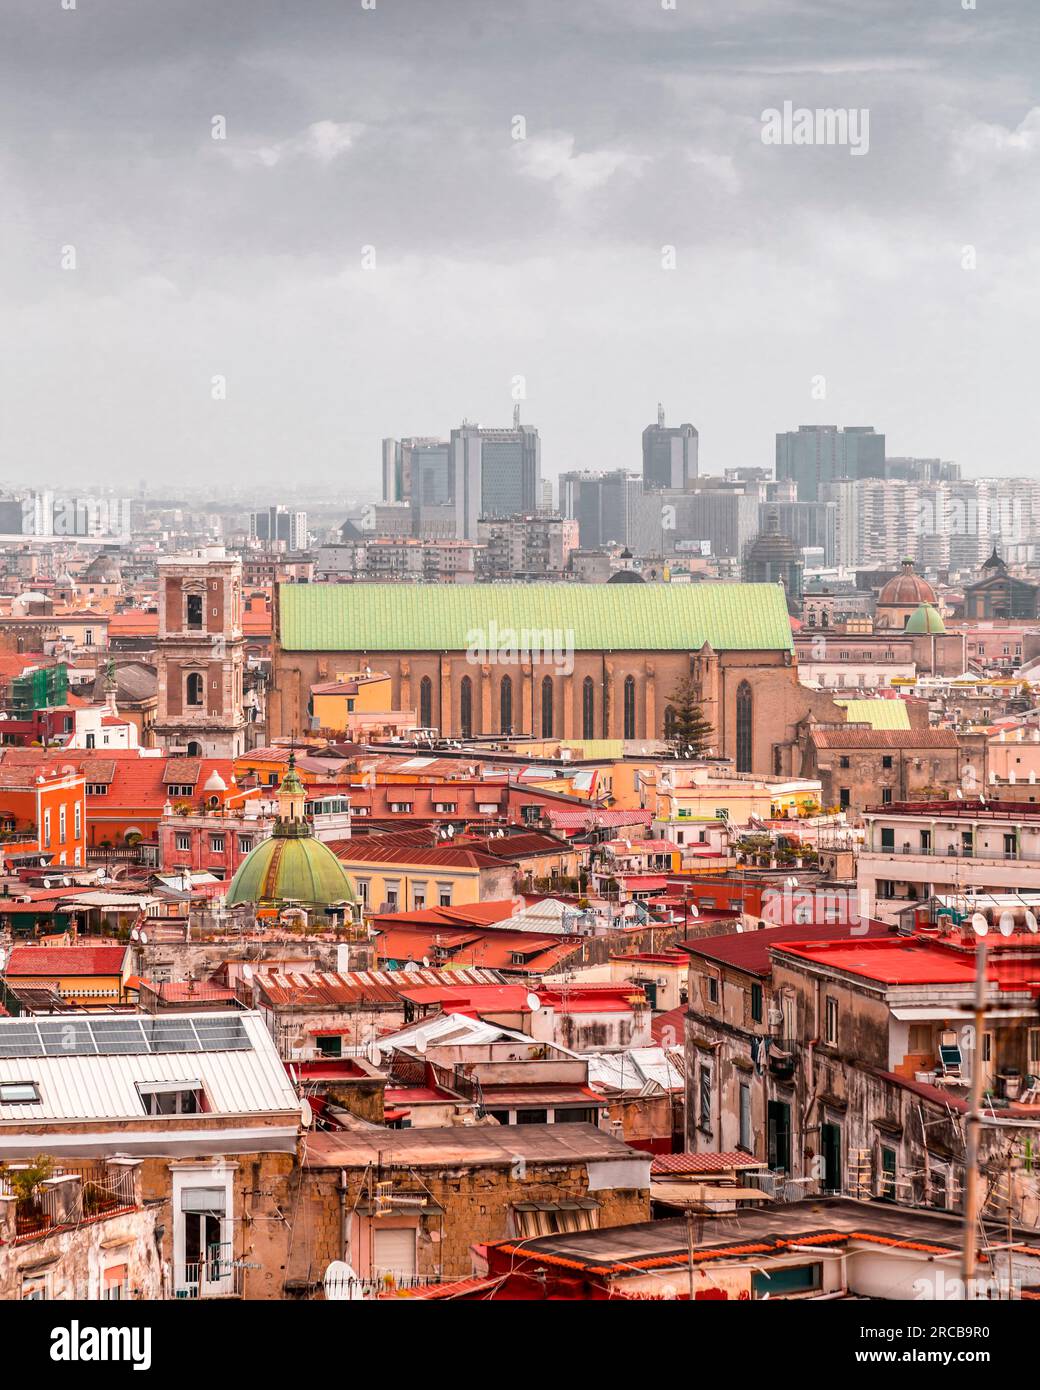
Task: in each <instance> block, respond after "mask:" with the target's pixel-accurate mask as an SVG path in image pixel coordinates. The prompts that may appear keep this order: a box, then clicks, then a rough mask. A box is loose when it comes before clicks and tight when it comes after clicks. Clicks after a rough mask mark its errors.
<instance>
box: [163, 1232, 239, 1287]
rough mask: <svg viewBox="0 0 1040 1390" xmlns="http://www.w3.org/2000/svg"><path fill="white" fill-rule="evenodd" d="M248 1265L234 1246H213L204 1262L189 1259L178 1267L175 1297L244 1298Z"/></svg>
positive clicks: (227, 1244)
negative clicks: (245, 1273) (233, 1248)
mask: <svg viewBox="0 0 1040 1390" xmlns="http://www.w3.org/2000/svg"><path fill="white" fill-rule="evenodd" d="M244 1272H245V1267H244V1265H243V1264H242V1263H241V1262H240V1261H238V1260H236V1259H235V1258H234V1252H233V1251H232V1249H231V1243H230V1241H228V1242H227V1243H225V1244H223V1245H211V1246H210V1247H209V1249H208V1251H207V1254H206V1258H205V1259H204V1260H186V1261H184V1262H183V1263H182V1264H180V1265H179V1266H178V1267H177V1271H176V1276H175V1279H174V1285H173V1296H174V1298H189V1299H201V1298H241V1297H242V1277H243V1274H244Z"/></svg>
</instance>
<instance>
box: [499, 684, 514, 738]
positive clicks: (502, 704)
mask: <svg viewBox="0 0 1040 1390" xmlns="http://www.w3.org/2000/svg"><path fill="white" fill-rule="evenodd" d="M498 727H499V729H500V730H501V732H502V733H504V734H511V733H512V732H513V678H512V676H503V677H502V684H501V685H500V686H499V687H498Z"/></svg>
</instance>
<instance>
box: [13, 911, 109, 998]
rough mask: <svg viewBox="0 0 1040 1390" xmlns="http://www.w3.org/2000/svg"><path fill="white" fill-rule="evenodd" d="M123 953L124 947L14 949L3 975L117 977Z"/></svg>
mask: <svg viewBox="0 0 1040 1390" xmlns="http://www.w3.org/2000/svg"><path fill="white" fill-rule="evenodd" d="M66 891H68V890H66ZM126 951H127V948H126V947H125V946H15V947H13V948H12V950H11V958H10V960H9V961H8V962H7V967H6V969H5V971H4V973H5V974H6V975H7V977H8V979H12V978H15V977H19V976H28V975H32V976H49V975H119V974H122V970H123V960H124V958H125V957H126Z"/></svg>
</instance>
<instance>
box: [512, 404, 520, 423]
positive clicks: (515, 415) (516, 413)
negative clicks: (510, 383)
mask: <svg viewBox="0 0 1040 1390" xmlns="http://www.w3.org/2000/svg"><path fill="white" fill-rule="evenodd" d="M519 428H520V402H519V401H517V403H516V405H514V406H513V429H515V430H518V429H519Z"/></svg>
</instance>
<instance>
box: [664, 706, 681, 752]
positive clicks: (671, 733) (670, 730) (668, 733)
mask: <svg viewBox="0 0 1040 1390" xmlns="http://www.w3.org/2000/svg"><path fill="white" fill-rule="evenodd" d="M664 736H665V740H666V741H667V742H668V743H674V742H675V740H676V737H677V736H678V724H677V723H676V718H675V710H674V709H673V707H672V706H671V705H665V707H664Z"/></svg>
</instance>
